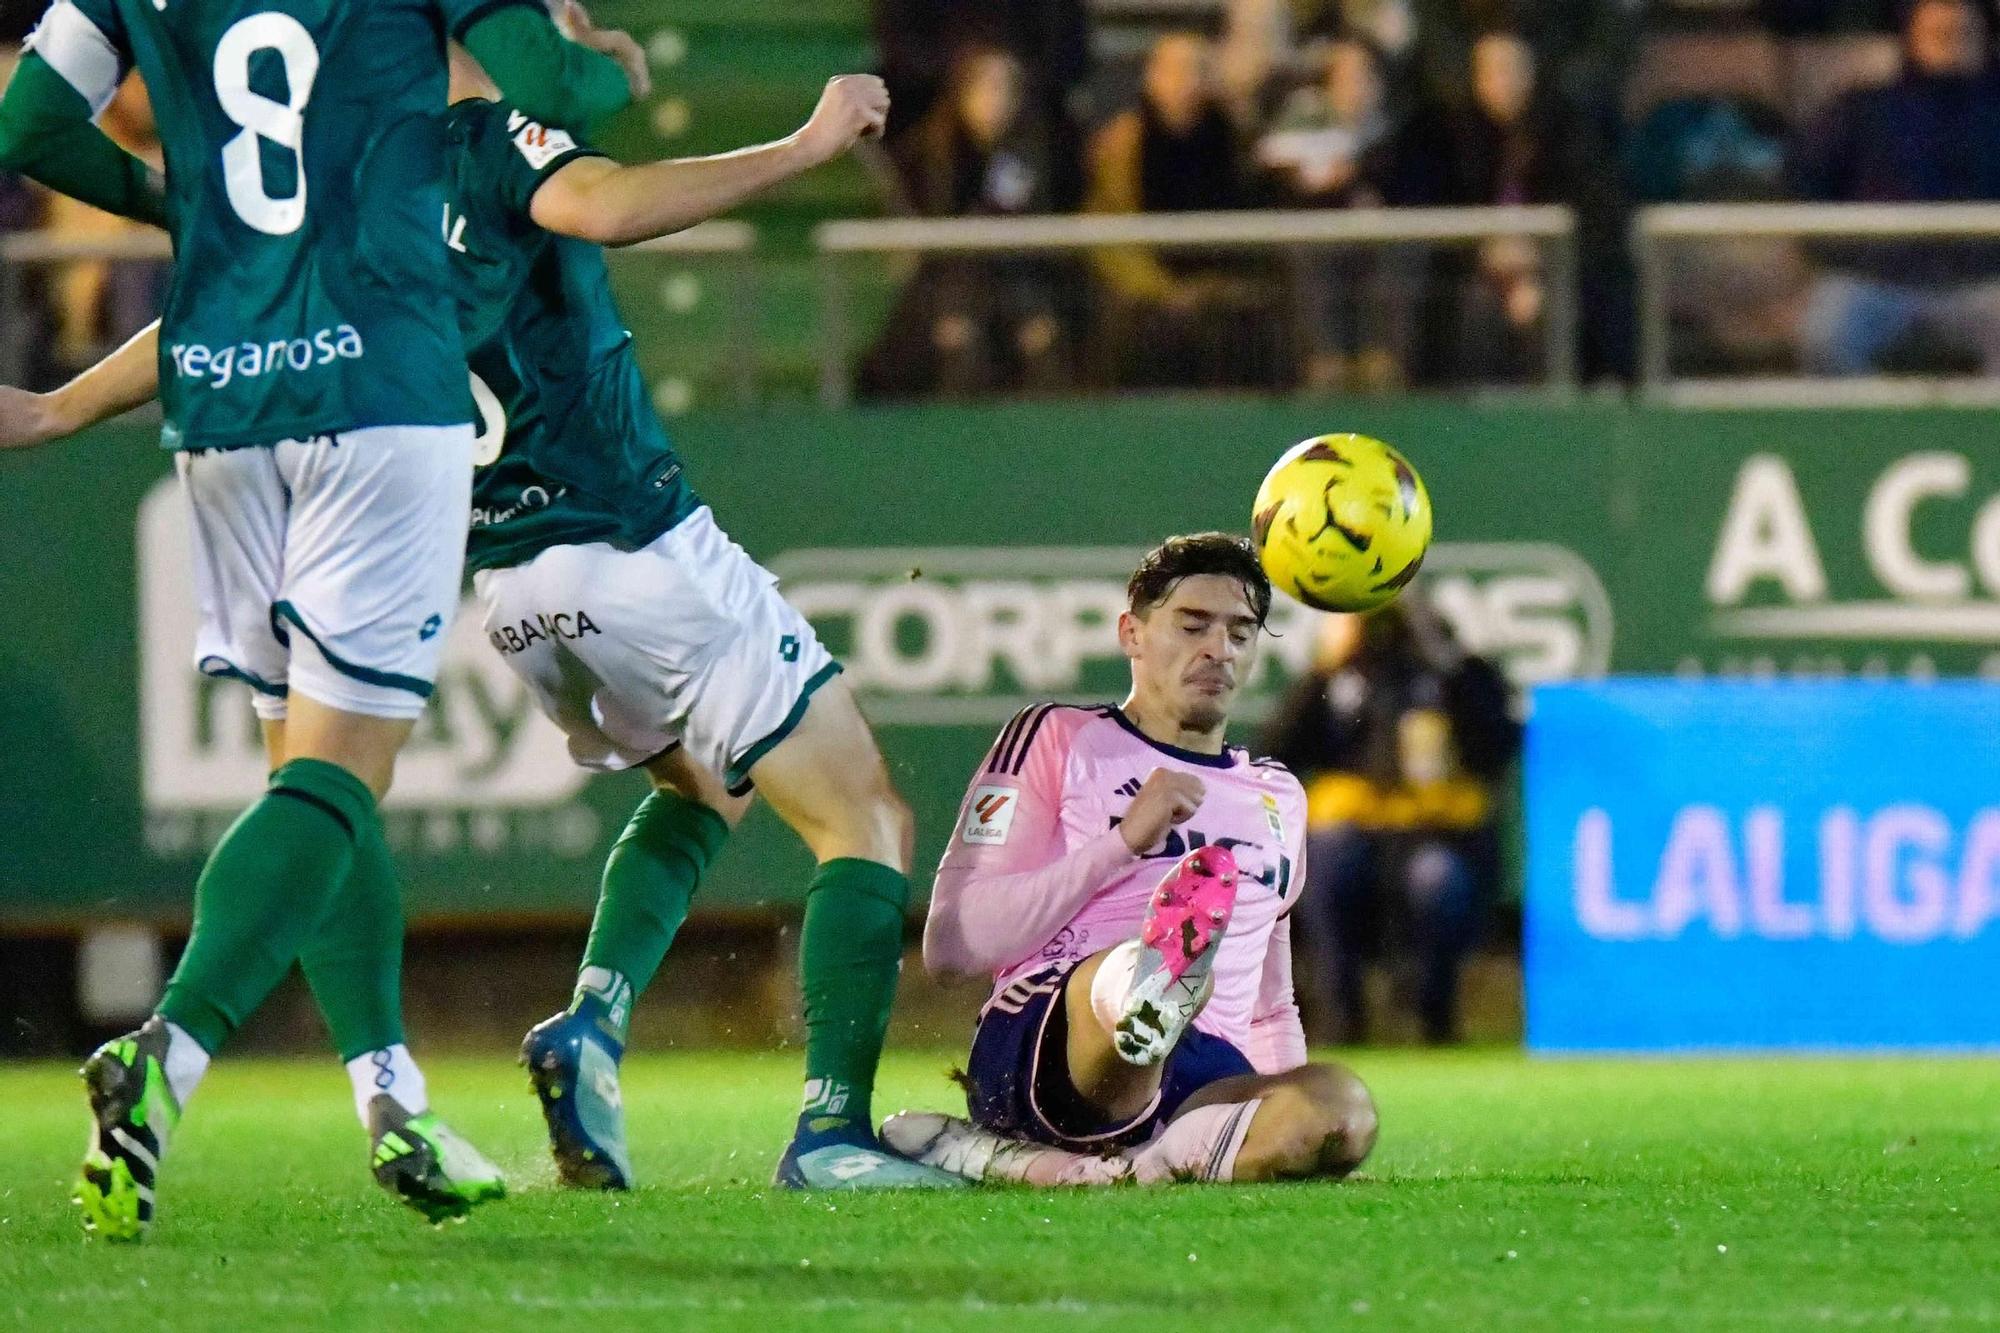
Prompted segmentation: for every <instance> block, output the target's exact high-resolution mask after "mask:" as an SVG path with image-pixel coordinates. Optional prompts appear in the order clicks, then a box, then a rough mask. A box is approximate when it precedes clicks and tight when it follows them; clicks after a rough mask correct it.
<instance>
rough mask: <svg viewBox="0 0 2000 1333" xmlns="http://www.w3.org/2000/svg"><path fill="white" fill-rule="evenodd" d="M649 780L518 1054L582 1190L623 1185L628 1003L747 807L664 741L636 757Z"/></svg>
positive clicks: (566, 1178)
mask: <svg viewBox="0 0 2000 1333" xmlns="http://www.w3.org/2000/svg"><path fill="white" fill-rule="evenodd" d="M645 769H646V773H647V776H648V777H649V778H650V779H651V782H652V791H650V792H649V793H648V794H647V795H646V797H645V799H644V800H642V801H640V802H639V808H638V809H637V810H636V811H634V812H633V814H632V818H631V820H630V821H629V822H628V823H627V824H626V826H625V830H624V832H623V833H621V834H620V835H619V837H618V841H617V842H616V843H615V844H614V845H613V846H612V849H611V854H610V856H609V857H608V858H606V860H605V863H604V879H603V885H602V888H601V889H600V891H599V894H598V899H597V912H596V915H595V917H594V918H593V920H592V922H591V927H590V939H589V942H588V944H587V945H586V946H585V948H584V955H583V966H582V968H581V970H580V971H579V973H578V975H577V982H576V989H575V992H574V994H573V995H572V997H571V1000H570V1005H569V1008H567V1009H566V1010H564V1011H563V1012H562V1013H559V1014H557V1015H555V1016H554V1017H552V1018H549V1019H547V1020H545V1021H544V1022H542V1023H540V1024H538V1025H537V1026H536V1027H535V1028H534V1030H533V1031H531V1032H530V1033H528V1035H527V1038H526V1039H525V1040H524V1041H523V1042H522V1045H521V1061H522V1063H523V1064H524V1065H526V1066H527V1068H528V1071H529V1077H530V1080H531V1082H532V1084H533V1086H534V1089H535V1093H536V1096H537V1098H538V1099H539V1101H540V1102H541V1107H542V1116H543V1119H544V1121H545V1122H546V1123H547V1126H548V1131H549V1144H550V1148H551V1150H552V1152H553V1153H554V1156H555V1160H556V1170H557V1174H558V1176H559V1177H560V1178H561V1180H562V1182H563V1183H564V1184H565V1185H570V1186H573V1187H577V1188H584V1189H627V1188H630V1186H631V1184H632V1178H633V1177H632V1163H631V1154H630V1151H629V1149H628V1148H627V1146H626V1139H625V1114H624V1106H623V1099H622V1097H621V1095H620V1092H619V1086H618V1066H619V1062H620V1061H621V1060H622V1059H623V1058H624V1054H625V1045H626V1039H627V1035H628V1033H629V1029H630V1024H631V1013H632V1006H633V1005H634V1004H635V1003H636V1002H637V1000H638V998H639V996H640V995H641V994H643V993H644V992H645V989H646V987H647V985H648V984H649V983H650V982H651V981H652V979H653V976H654V974H655V973H656V972H657V971H658V970H659V967H660V963H661V961H662V960H663V959H664V958H665V957H666V954H667V950H668V948H669V947H671V945H672V944H673V940H674V936H675V935H676V934H677V933H678V932H679V930H680V927H681V924H682V923H683V922H684V921H686V920H687V915H688V909H689V906H690V904H691V903H692V901H693V899H694V895H695V891H696V889H697V888H698V887H699V886H700V883H701V878H702V874H703V872H704V871H705V870H706V869H707V867H708V865H709V863H710V862H711V861H713V860H714V858H715V856H716V855H717V854H718V853H719V852H720V851H721V849H722V844H723V842H724V841H725V840H726V839H727V837H728V835H729V832H730V830H732V829H734V828H735V827H736V825H737V823H738V822H739V821H740V820H741V819H742V818H743V815H744V812H745V811H747V810H748V809H749V807H750V798H749V797H748V796H735V795H731V794H730V793H729V792H728V791H727V790H726V789H725V788H724V786H723V783H722V780H721V779H720V778H718V777H716V776H715V775H714V774H713V773H710V772H708V771H707V770H705V769H703V768H701V767H700V766H699V765H697V764H696V763H694V762H693V761H692V760H691V759H689V758H688V756H687V752H686V751H685V750H684V749H682V748H681V747H679V746H675V747H674V748H673V749H671V750H669V751H668V752H667V753H665V754H663V755H659V756H657V757H656V758H654V759H652V760H649V761H648V762H647V763H646V764H645Z"/></svg>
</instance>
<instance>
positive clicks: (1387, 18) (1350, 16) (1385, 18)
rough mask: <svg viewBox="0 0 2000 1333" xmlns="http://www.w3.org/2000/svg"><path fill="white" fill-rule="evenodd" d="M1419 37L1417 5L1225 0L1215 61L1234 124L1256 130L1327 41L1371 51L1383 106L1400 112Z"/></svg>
mask: <svg viewBox="0 0 2000 1333" xmlns="http://www.w3.org/2000/svg"><path fill="white" fill-rule="evenodd" d="M1416 36H1417V17H1416V11H1415V9H1414V8H1413V6H1412V0H1227V5H1226V8H1225V9H1224V12H1223V28H1222V41H1221V48H1220V54H1219V60H1218V65H1219V68H1220V80H1221V86H1222V90H1223V98H1224V100H1225V101H1226V102H1227V104H1228V106H1229V109H1230V114H1231V115H1233V116H1234V117H1235V118H1236V122H1237V124H1238V125H1240V126H1243V127H1245V128H1246V129H1254V128H1255V127H1256V126H1257V125H1260V124H1262V123H1263V122H1264V120H1265V119H1266V113H1267V112H1268V111H1269V110H1270V109H1271V106H1270V103H1271V97H1272V94H1273V93H1274V92H1275V93H1277V94H1280V95H1282V93H1283V92H1284V91H1285V89H1286V88H1287V87H1288V86H1289V85H1290V83H1291V81H1292V77H1291V76H1293V75H1295V74H1309V73H1310V70H1311V68H1312V67H1313V66H1315V65H1317V64H1319V63H1320V62H1321V60H1322V59H1323V57H1324V55H1325V50H1324V47H1325V45H1326V44H1327V43H1328V42H1329V41H1338V40H1340V39H1341V38H1344V37H1357V38H1360V39H1361V40H1362V41H1365V42H1367V43H1368V45H1369V46H1370V47H1371V48H1373V50H1374V52H1375V56H1376V61H1377V63H1378V65H1379V66H1380V67H1381V72H1382V74H1383V76H1384V77H1383V83H1384V88H1385V102H1386V104H1387V105H1388V107H1389V108H1390V109H1391V111H1392V112H1395V111H1399V110H1401V109H1403V94H1404V92H1405V91H1406V89H1407V87H1408V85H1409V84H1410V83H1411V80H1410V79H1409V78H1408V77H1406V74H1407V66H1408V63H1409V61H1410V60H1411V59H1412V58H1413V57H1414V55H1415V43H1416ZM1392 118H1393V117H1392Z"/></svg>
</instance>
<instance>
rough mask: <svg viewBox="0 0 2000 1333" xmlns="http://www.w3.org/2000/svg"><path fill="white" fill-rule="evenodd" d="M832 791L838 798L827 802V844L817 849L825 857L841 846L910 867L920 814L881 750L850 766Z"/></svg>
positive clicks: (841, 851)
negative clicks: (892, 778)
mask: <svg viewBox="0 0 2000 1333" xmlns="http://www.w3.org/2000/svg"><path fill="white" fill-rule="evenodd" d="M832 794H833V795H834V796H835V797H836V799H835V800H833V801H832V802H830V803H829V804H828V807H827V810H826V814H827V825H828V826H827V827H826V829H825V830H824V837H825V839H826V840H827V842H828V843H829V847H828V848H825V849H822V848H819V847H815V848H814V850H815V851H816V852H819V853H821V859H822V860H824V859H826V854H827V852H828V851H829V850H831V849H833V848H838V849H839V850H838V852H837V853H835V854H838V855H845V856H861V857H864V858H865V859H867V860H871V861H880V862H883V863H884V864H888V865H894V866H896V867H897V868H898V869H903V870H907V869H908V868H909V864H910V857H911V854H912V850H913V847H914V844H915V842H916V829H917V820H916V816H915V815H914V814H913V813H911V811H910V806H909V803H908V802H906V801H905V800H904V799H903V797H902V793H900V792H898V791H897V790H896V785H895V783H893V782H891V781H890V780H889V770H888V767H887V766H886V765H885V764H884V763H883V762H882V760H881V757H880V756H879V755H876V756H871V762H869V763H866V764H856V765H854V766H853V767H852V768H851V769H849V770H848V771H847V773H846V774H845V775H844V780H843V781H842V782H841V783H840V784H839V786H838V790H837V791H836V792H834V793H832Z"/></svg>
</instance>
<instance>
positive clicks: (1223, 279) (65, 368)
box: [0, 0, 2000, 396]
mask: <svg viewBox="0 0 2000 1333" xmlns="http://www.w3.org/2000/svg"><path fill="white" fill-rule="evenodd" d="M1994 2H1995V0H874V21H875V36H876V42H877V48H878V53H879V59H880V62H881V68H882V71H883V73H884V74H885V76H886V77H887V78H888V80H889V82H890V85H891V91H892V94H893V96H894V98H895V106H896V111H895V115H894V118H893V120H892V124H891V133H890V137H889V143H888V153H889V158H890V161H891V162H892V163H893V165H894V168H895V169H894V170H893V171H890V172H886V173H880V174H881V175H882V176H883V178H884V179H885V180H889V181H892V182H893V193H894V194H895V195H896V197H895V198H893V199H892V200H890V201H889V206H890V207H891V208H892V209H893V210H896V211H901V212H904V213H908V214H914V215H921V216H930V217H981V216H984V217H1011V216H1026V215H1034V214H1048V213H1077V212H1084V213H1097V214H1130V213H1173V212H1189V211H1201V212H1209V211H1218V210H1221V211H1228V210H1241V209H1254V208H1284V209H1306V210H1317V209H1364V208H1376V207H1391V208H1394V207H1407V206H1426V205H1494V204H1544V203H1547V204H1559V205H1563V206H1565V207H1567V208H1569V209H1571V210H1573V211H1574V213H1575V215H1576V217H1577V219H1578V223H1579V245H1578V261H1579V262H1578V271H1577V272H1576V273H1575V274H1574V281H1575V283H1576V287H1577V296H1578V301H1577V309H1578V310H1579V311H1580V312H1581V316H1582V317H1581V320H1580V322H1579V327H1578V328H1577V330H1576V331H1575V347H1574V349H1573V350H1574V355H1575V358H1576V361H1577V363H1578V365H1579V367H1580V370H1581V373H1582V375H1583V377H1584V378H1585V380H1586V381H1595V380H1604V379H1611V380H1617V379H1622V378H1625V377H1629V376H1630V374H1631V373H1632V370H1633V360H1634V325H1635V316H1634V307H1635V300H1634V276H1633V262H1632V251H1631V245H1630V241H1629V228H1630V223H1631V218H1632V214H1633V210H1634V209H1635V208H1637V207H1640V206H1642V205H1647V204H1656V203H1667V202H1709V203H1715V202H1723V203H1726V202H1753V201H1766V200H1781V199H1798V200H1810V201H1826V202H1879V203H1905V202H1946V201H1972V200H2000V72H1996V70H1995V67H1994V48H1993V39H1994V34H1995V14H1994V13H1993V4H1994ZM41 8H42V0H0V78H4V77H5V75H6V73H7V72H8V69H9V67H10V66H11V63H12V60H13V58H14V57H13V55H12V54H10V53H12V52H17V51H18V49H19V42H20V40H21V39H22V38H23V37H24V36H25V34H26V32H27V31H28V30H29V28H30V27H31V26H32V25H33V23H34V21H35V20H36V18H37V17H38V14H39V10H40V9H41ZM103 123H104V125H105V127H106V129H107V130H108V131H109V132H110V133H111V134H112V135H113V137H114V138H117V139H118V140H119V141H120V142H122V143H124V144H125V145H126V146H128V147H130V148H132V149H133V150H134V151H135V152H138V153H140V154H141V155H142V156H147V155H151V156H157V151H158V146H157V141H156V139H155V137H154V134H153V129H152V123H151V115H150V111H149V109H148V107H147V105H146V100H145V96H144V91H143V89H142V88H140V87H138V86H137V85H136V83H135V84H134V85H133V86H131V87H129V88H128V89H127V90H126V91H125V92H124V93H123V94H121V96H120V97H119V99H118V100H117V102H115V103H114V104H113V106H112V107H111V108H110V110H109V111H108V112H107V113H106V115H105V118H104V122H103ZM124 226H125V224H122V223H119V222H117V221H115V220H113V219H109V218H106V217H104V216H103V215H101V214H97V213H95V212H93V211H91V210H89V209H86V208H83V207H81V206H78V205H74V204H71V203H69V202H68V201H64V200H60V199H56V198H54V197H51V196H49V195H47V194H45V193H43V192H41V191H39V190H36V189H34V188H32V187H30V186H28V185H26V184H24V183H23V182H21V181H19V180H17V179H13V178H8V177H5V176H0V234H5V233H8V232H21V231H36V230H39V231H42V232H44V233H47V234H51V235H55V236H59V237H76V238H89V237H93V236H100V235H108V234H112V233H115V232H117V231H118V230H120V229H121V228H123V227H124ZM1668 265H1669V267H1668V281H1667V282H1666V283H1665V284H1663V286H1664V289H1665V291H1666V293H1667V309H1666V315H1667V318H1668V320H1669V325H1670V328H1671V331H1672V337H1671V346H1672V347H1673V349H1674V351H1673V367H1674V369H1675V370H1676V371H1678V372H1680V373H1743V372H1749V373H1757V372H1768V373H1798V372H1803V373H1810V374H1820V375H1854V374H1863V373H1870V372H1899V371H1924V372H1964V373H1988V372H1996V371H2000V244H1996V243H1994V242H1989V241H1964V240H1961V241H1956V242H1950V241H1946V242H1938V241H1928V242H1908V241H1882V240H1873V241H1867V242H1842V243H1830V242H1814V243H1811V244H1806V243H1801V242H1798V241H1794V240H1787V239H1769V238H1753V239H1739V240H1719V241H1718V240H1706V241H1702V242H1700V243H1689V244H1684V245H1680V246H1677V247H1675V248H1674V249H1673V250H1672V251H1671V252H1670V253H1669V255H1668ZM18 272H19V274H20V279H19V281H17V282H14V283H12V284H10V285H9V286H8V287H6V288H5V289H0V304H5V305H6V306H7V310H6V320H7V323H8V327H9V329H10V330H11V331H12V337H11V339H10V343H9V346H10V347H11V348H12V349H14V351H15V353H16V355H18V356H25V358H26V360H27V365H26V373H27V374H28V375H29V377H30V378H32V379H37V380H47V379H50V378H53V377H57V376H60V375H62V374H65V373H67V372H69V371H72V370H74V369H76V368H77V367H78V366H80V365H83V364H86V363H87V362H88V361H89V360H90V359H92V358H93V357H94V356H95V355H96V354H97V353H98V352H100V351H102V350H103V349H104V348H105V347H107V346H108V345H110V344H111V343H112V342H115V341H116V340H117V339H118V338H120V337H122V336H123V335H124V334H126V333H129V332H130V331H131V330H132V329H133V328H135V327H137V325H138V324H140V323H143V322H144V320H145V319H146V318H148V317H149V316H150V314H151V313H152V311H153V308H154V307H155V305H156V304H157V300H158V296H159V291H160V285H161V274H160V272H159V270H158V266H156V265H145V264H110V265H107V264H104V263H96V262H73V263H67V264H62V265H54V266H38V267H32V268H23V269H20V270H18ZM1559 277H1562V275H1559V274H1557V273H1555V272H1553V271H1552V270H1551V268H1550V266H1549V255H1548V253H1546V252H1545V251H1544V250H1543V249H1542V248H1540V247H1538V246H1537V245H1536V244H1535V243H1533V242H1530V241H1527V240H1521V239H1514V240H1498V239H1496V240H1489V241H1487V242H1485V243H1482V244H1477V245H1470V246H1433V245H1420V244H1407V245H1393V246H1373V247H1365V246H1353V247H1345V248H1336V247H1324V246H1322V247H1292V248H1287V249H1265V250H1245V249H1237V250H1233V251H1213V252H1211V251H1202V250H1192V249H1185V248H1182V249H1160V250H1148V249H1141V248H1131V247H1107V248H1101V249H1097V250H1092V251H1088V252H1066V253H1064V254H1062V255H1060V256H1056V255H1052V254H1051V253H1049V252H1042V253H1038V254H1028V253H1023V254H1019V255H1009V256H1004V257H998V258H995V257H991V256H939V257H934V258H930V259H927V260H924V261H922V262H921V263H920V264H918V265H916V266H915V270H914V272H913V273H912V274H911V275H910V277H909V279H908V280H907V281H906V282H905V283H904V284H903V286H902V288H901V295H900V298H899V300H898V302H897V305H896V307H895V309H894V310H893V311H892V314H891V317H890V318H889V319H888V320H887V321H885V324H884V331H883V333H882V335H881V337H880V339H879V341H878V342H877V343H876V344H875V345H874V346H873V347H872V348H871V349H870V350H869V352H868V354H867V355H866V356H865V358H864V359H863V362H862V364H861V366H860V368H859V370H858V374H857V380H858V384H859V387H860V388H861V390H862V391H863V392H864V393H868V394H872V395H876V396H917V395H923V396H936V395H945V396H966V395H979V394H987V393H996V392H998V393H1052V392H1061V391H1064V390H1069V389H1078V388H1100V387H1101V388H1119V387H1147V386H1176V387H1181V386H1232V387H1249V388H1271V389H1289V388H1295V387H1305V388H1309V389H1313V390H1319V391H1345V392H1361V393H1374V392H1390V391H1395V390H1399V389H1402V388H1405V387H1422V386H1460V385H1507V384H1520V383H1530V382H1534V381H1537V380H1539V379H1541V378H1543V377H1544V376H1546V375H1547V374H1548V373H1549V371H1550V370H1551V365H1550V362H1549V358H1550V355H1551V341H1550V335H1551V334H1552V333H1553V334H1554V335H1555V336H1557V337H1561V336H1563V335H1564V333H1565V330H1564V329H1563V328H1562V327H1560V326H1557V327H1555V328H1553V329H1552V328H1551V325H1550V321H1551V311H1552V308H1554V307H1555V304H1556V301H1557V300H1559V299H1560V297H1561V293H1560V292H1559V291H1558V290H1557V289H1556V287H1555V285H1554V284H1555V283H1556V281H1557V279H1558V278H1559Z"/></svg>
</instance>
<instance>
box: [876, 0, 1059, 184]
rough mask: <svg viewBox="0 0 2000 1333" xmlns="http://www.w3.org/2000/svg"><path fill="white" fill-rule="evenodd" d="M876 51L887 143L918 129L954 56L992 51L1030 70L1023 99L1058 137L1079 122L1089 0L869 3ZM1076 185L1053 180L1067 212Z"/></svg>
mask: <svg viewBox="0 0 2000 1333" xmlns="http://www.w3.org/2000/svg"><path fill="white" fill-rule="evenodd" d="M874 17H875V49H876V50H877V51H878V52H880V53H881V57H882V77H883V79H884V80H885V81H886V82H887V83H888V85H889V98H890V104H891V108H892V109H891V111H890V113H889V138H890V141H891V142H894V141H895V140H896V139H898V138H900V137H902V135H903V134H904V133H905V132H906V131H909V130H913V129H915V128H916V127H917V126H918V125H920V124H922V123H923V122H924V121H925V119H926V118H927V117H928V116H929V115H930V113H931V108H932V105H933V104H934V103H935V102H936V101H937V100H938V99H939V98H940V97H941V96H943V95H944V94H945V92H946V90H947V88H948V87H949V85H950V84H951V82H952V66H953V63H954V61H955V60H956V58H957V56H958V54H959V53H960V52H962V51H965V50H967V49H969V48H972V47H997V48H998V49H1000V50H1002V51H1005V52H1007V53H1008V54H1009V55H1011V56H1013V57H1014V59H1015V60H1016V61H1018V62H1019V63H1020V66H1021V68H1022V69H1024V70H1026V71H1027V72H1028V77H1029V86H1028V89H1027V100H1028V101H1029V102H1030V103H1032V104H1033V105H1035V106H1036V107H1037V108H1039V109H1040V110H1041V111H1042V112H1043V113H1044V114H1045V115H1047V116H1048V117H1049V118H1050V120H1051V124H1052V127H1053V128H1054V129H1055V131H1056V132H1057V133H1059V134H1067V135H1070V136H1071V138H1070V144H1071V154H1070V155H1072V156H1073V155H1074V151H1073V150H1074V144H1075V140H1074V135H1073V130H1072V129H1071V127H1072V126H1074V125H1076V124H1081V123H1083V122H1084V120H1085V117H1086V111H1087V108H1086V107H1085V106H1084V105H1083V100H1084V96H1085V89H1086V87H1087V81H1088V79H1089V77H1090V70H1091V51H1090V16H1089V11H1088V5H1087V0H874ZM1080 188H1081V182H1080V181H1078V180H1076V179H1074V178H1071V179H1068V180H1063V181H1059V182H1058V194H1059V196H1060V197H1061V198H1062V199H1063V200H1064V207H1065V208H1069V207H1073V206H1074V205H1075V201H1076V196H1077V194H1078V192H1079V191H1080Z"/></svg>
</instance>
